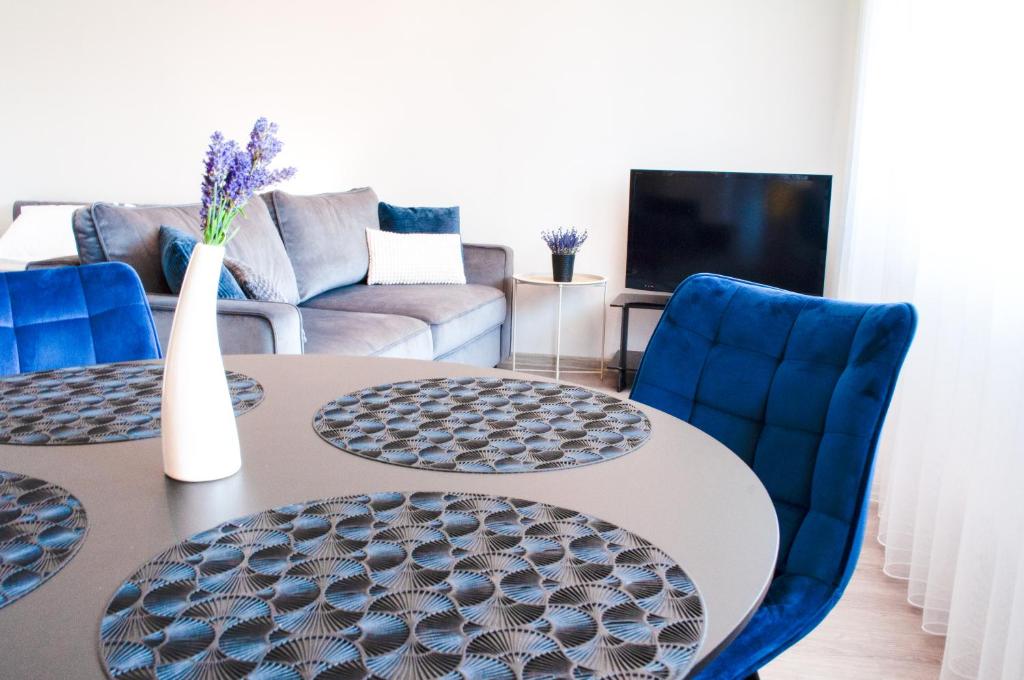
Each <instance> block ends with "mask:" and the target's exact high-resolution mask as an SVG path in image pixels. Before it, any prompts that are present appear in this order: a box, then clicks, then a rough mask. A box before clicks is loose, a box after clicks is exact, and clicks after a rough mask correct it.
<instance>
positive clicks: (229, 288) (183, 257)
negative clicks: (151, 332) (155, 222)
mask: <svg viewBox="0 0 1024 680" xmlns="http://www.w3.org/2000/svg"><path fill="white" fill-rule="evenodd" d="M198 243H199V239H197V238H196V237H195V236H192V235H191V234H186V233H185V232H183V231H181V230H180V229H174V228H173V227H160V264H161V265H162V266H163V268H164V278H165V279H167V285H168V287H170V289H171V291H172V292H173V293H174V294H175V295H177V294H178V293H180V292H181V283H182V281H184V280H185V270H186V269H188V261H189V260H190V259H191V258H192V249H193V248H195V247H196V244H198ZM217 297H219V298H221V299H223V300H244V299H246V298H245V293H243V292H242V288H241V287H240V286H239V285H238V282H237V281H235V277H233V276H232V275H231V272H229V271H228V270H227V269H226V268H225V267H223V266H221V269H220V282H219V283H218V284H217Z"/></svg>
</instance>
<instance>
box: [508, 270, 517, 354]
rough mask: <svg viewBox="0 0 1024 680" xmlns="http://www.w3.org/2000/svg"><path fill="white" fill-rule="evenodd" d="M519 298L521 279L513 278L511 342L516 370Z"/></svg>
mask: <svg viewBox="0 0 1024 680" xmlns="http://www.w3.org/2000/svg"><path fill="white" fill-rule="evenodd" d="M518 299H519V281H518V279H512V330H511V333H512V337H511V338H510V339H509V344H510V345H512V370H513V371H514V370H516V302H517V301H518Z"/></svg>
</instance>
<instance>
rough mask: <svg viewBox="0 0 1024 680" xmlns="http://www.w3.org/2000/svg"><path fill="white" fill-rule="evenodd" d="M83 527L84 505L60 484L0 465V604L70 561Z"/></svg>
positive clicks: (36, 584) (78, 543)
mask: <svg viewBox="0 0 1024 680" xmlns="http://www.w3.org/2000/svg"><path fill="white" fill-rule="evenodd" d="M85 529H86V517H85V509H84V508H82V504H81V503H79V502H78V499H77V498H75V497H74V496H72V495H71V494H70V493H68V492H67V491H66V490H65V489H63V488H61V487H59V486H57V485H56V484H50V483H49V482H45V481H43V480H42V479H36V478H34V477H26V476H25V475H19V474H17V473H15V472H4V471H3V470H0V607H6V606H7V605H9V604H10V603H12V602H14V601H15V600H17V599H18V598H19V597H21V596H23V595H25V594H26V593H28V592H31V591H32V590H35V589H36V588H38V587H39V586H40V585H42V583H43V581H45V580H46V579H48V578H50V577H51V576H53V575H54V574H56V573H57V572H58V571H60V570H61V568H62V567H63V566H64V565H65V564H67V563H68V562H69V561H71V558H72V557H74V556H75V553H76V552H78V548H79V547H80V546H81V544H82V539H83V538H84V537H85Z"/></svg>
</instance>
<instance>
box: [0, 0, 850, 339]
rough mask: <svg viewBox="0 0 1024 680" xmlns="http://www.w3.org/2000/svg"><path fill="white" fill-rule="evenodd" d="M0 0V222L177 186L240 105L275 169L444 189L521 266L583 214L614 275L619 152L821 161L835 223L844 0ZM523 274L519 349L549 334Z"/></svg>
mask: <svg viewBox="0 0 1024 680" xmlns="http://www.w3.org/2000/svg"><path fill="white" fill-rule="evenodd" d="M0 3H2V4H0V7H2V17H0V23H2V24H3V26H4V31H3V33H4V35H3V37H2V38H0V93H2V94H0V97H3V101H2V104H0V135H2V137H0V211H2V214H0V228H3V227H4V226H6V224H7V223H8V222H9V221H10V217H9V215H10V204H11V203H12V202H13V201H14V200H15V199H19V198H21V199H54V200H56V199H73V200H124V201H136V202H148V201H152V202H178V201H193V200H196V199H197V197H198V188H199V173H200V161H201V158H202V154H203V151H204V148H205V144H206V139H207V137H208V135H209V133H210V132H211V131H212V130H214V129H217V128H220V129H223V130H224V132H225V133H227V134H229V135H231V136H239V137H240V136H244V135H245V133H246V132H247V130H248V127H249V126H250V125H251V123H252V121H253V120H254V119H255V118H256V117H257V116H259V115H266V116H268V117H270V118H271V119H272V120H275V121H277V122H279V123H280V125H281V137H282V139H283V140H284V141H285V152H284V153H283V154H282V160H283V162H285V163H289V164H293V165H296V166H297V167H298V168H299V174H298V176H297V177H296V178H295V179H294V180H292V181H291V182H290V183H289V184H288V185H286V186H285V187H284V188H285V189H287V190H288V191H292V192H315V191H330V190H338V189H346V188H349V187H352V186H365V185H370V186H372V187H374V189H376V191H377V193H378V195H379V196H380V197H381V199H382V200H386V201H389V202H392V203H397V204H402V205H450V204H458V205H461V206H462V215H463V233H464V236H465V238H466V240H469V241H484V242H498V243H504V244H508V245H510V246H512V247H513V248H514V249H515V251H516V267H517V269H519V270H521V271H530V270H534V271H537V270H545V269H547V268H548V267H549V264H548V262H549V261H548V257H547V253H546V250H545V249H544V246H543V244H542V243H541V241H540V239H539V237H538V233H539V231H540V230H541V229H542V228H548V227H552V226H557V225H563V224H573V225H579V226H582V227H586V228H589V229H590V232H591V239H590V241H589V242H588V244H587V247H586V249H585V250H584V251H583V252H582V254H581V255H580V256H579V257H578V262H577V268H578V270H580V271H589V272H599V273H603V274H606V275H607V276H608V277H609V279H610V280H611V282H612V285H611V290H610V293H612V294H614V293H615V292H618V291H619V290H620V289H621V287H622V285H623V280H624V271H625V243H626V208H627V206H626V203H627V193H628V174H629V169H630V168H666V169H715V170H747V171H767V172H773V171H779V172H783V171H790V172H813V173H832V174H835V175H836V176H837V177H836V180H837V184H836V202H834V211H833V212H834V216H833V236H836V235H837V234H838V232H839V228H840V226H841V225H840V221H841V220H840V219H839V218H840V216H841V211H837V210H835V207H836V203H837V202H839V201H841V200H842V198H843V192H842V190H841V189H842V186H843V177H842V170H843V166H844V165H845V162H844V159H845V150H846V141H847V133H848V110H849V93H850V90H851V89H852V72H853V69H852V55H853V50H854V38H855V32H856V23H857V13H858V4H857V2H856V0H745V1H744V0H731V1H723V0H718V1H707V0H688V1H683V0H664V1H653V0H639V1H630V2H626V1H624V0H623V1H621V2H612V1H602V2H596V1H587V0H523V1H517V2H481V1H474V0H444V1H439V0H432V1H430V2H423V1H422V0H386V1H374V2H354V1H330V0H322V1H320V0H317V1H314V0H306V1H301V2H299V1H296V2H292V3H283V2H270V1H268V0H255V1H252V0H249V1H243V0H219V1H218V2H205V1H200V0H188V1H178V2H174V3H160V2H155V1H152V0H148V1H141V0H102V1H98V0H97V1H92V2H77V1H75V0H34V1H33V2H18V1H16V0H0ZM833 241H834V242H835V243H838V242H839V241H838V239H837V238H834V239H833ZM835 250H837V248H834V249H833V251H835ZM836 255H838V253H837V252H833V253H832V258H831V259H832V260H834V261H838V260H837V258H836V257H835V256H836ZM832 269H833V270H834V267H833V268H832ZM834 274H835V273H834V271H830V278H834ZM527 292H528V293H531V294H528V295H524V297H523V303H524V305H523V309H522V313H523V315H522V317H521V319H522V323H521V325H520V327H519V328H520V341H521V344H520V348H521V350H523V351H527V352H541V353H549V352H551V351H552V349H553V345H554V340H553V334H552V332H551V331H552V329H551V324H552V322H553V318H554V315H553V303H554V300H553V298H551V297H546V296H544V295H543V294H542V293H540V292H539V291H527ZM599 297H600V296H599V295H598V294H597V293H596V292H593V291H588V290H577V291H571V294H570V295H569V296H568V299H567V301H566V304H567V309H568V312H567V321H568V323H567V326H566V327H567V329H568V330H567V333H566V336H565V338H564V343H565V344H564V350H565V351H567V353H569V354H576V355H583V356H596V355H597V352H598V349H599V341H598V338H599V336H600V318H601V314H600V312H601V310H600V300H599ZM618 320H619V319H618V314H617V313H612V314H609V329H610V331H611V338H610V343H609V345H610V348H611V345H613V344H615V340H614V338H615V337H616V333H617V329H618ZM644 326H645V324H643V323H638V325H637V329H638V331H643V330H644V328H643V327H644ZM643 341H645V335H643V333H642V332H641V333H637V335H636V342H637V343H638V345H640V344H642V343H643Z"/></svg>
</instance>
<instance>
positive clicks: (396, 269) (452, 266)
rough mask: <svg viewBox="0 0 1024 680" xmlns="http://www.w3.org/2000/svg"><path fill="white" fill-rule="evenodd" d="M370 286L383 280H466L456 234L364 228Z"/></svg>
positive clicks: (398, 281) (446, 281) (429, 281)
mask: <svg viewBox="0 0 1024 680" xmlns="http://www.w3.org/2000/svg"><path fill="white" fill-rule="evenodd" d="M366 245H367V246H368V247H369V250H370V271H369V273H368V274H367V276H366V282H367V283H368V284H370V285H371V286H373V285H377V284H385V283H465V282H466V270H465V268H464V267H463V264H462V237H461V236H460V235H459V234H395V233H392V232H390V231H381V230H379V229H367V230H366Z"/></svg>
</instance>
